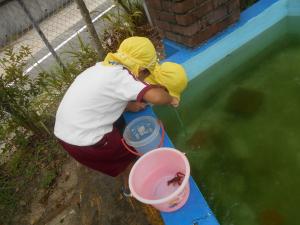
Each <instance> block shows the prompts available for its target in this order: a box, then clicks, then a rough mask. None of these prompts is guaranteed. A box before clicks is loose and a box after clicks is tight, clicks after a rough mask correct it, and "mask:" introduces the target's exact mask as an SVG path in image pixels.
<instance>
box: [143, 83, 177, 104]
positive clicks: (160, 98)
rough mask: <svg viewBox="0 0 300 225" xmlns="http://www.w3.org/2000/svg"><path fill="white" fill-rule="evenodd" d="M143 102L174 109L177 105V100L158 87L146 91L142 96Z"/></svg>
mask: <svg viewBox="0 0 300 225" xmlns="http://www.w3.org/2000/svg"><path fill="white" fill-rule="evenodd" d="M143 100H144V101H146V102H149V103H152V104H154V105H172V106H174V107H177V106H178V105H179V101H178V99H177V98H174V97H172V96H171V95H169V94H168V93H167V92H166V91H165V90H164V89H162V88H160V87H155V88H151V89H149V90H147V91H146V93H145V94H144V96H143Z"/></svg>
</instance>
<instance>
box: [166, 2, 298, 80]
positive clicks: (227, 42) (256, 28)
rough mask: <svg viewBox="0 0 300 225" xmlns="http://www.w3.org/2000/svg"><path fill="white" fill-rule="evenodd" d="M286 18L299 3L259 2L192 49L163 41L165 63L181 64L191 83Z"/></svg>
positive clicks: (296, 12) (293, 11)
mask: <svg viewBox="0 0 300 225" xmlns="http://www.w3.org/2000/svg"><path fill="white" fill-rule="evenodd" d="M286 16H300V1H298V0H260V1H258V2H257V3H256V4H254V5H253V6H251V7H250V8H248V9H247V10H245V11H244V12H243V13H241V17H240V20H239V21H238V22H237V23H235V24H233V25H232V26H230V27H229V28H227V29H226V30H224V31H223V32H221V33H219V34H217V35H216V36H215V37H213V38H211V39H209V40H208V41H207V42H206V43H205V44H202V45H201V46H199V47H198V48H196V49H188V48H186V47H184V46H182V45H178V44H176V43H174V42H172V41H169V40H165V45H166V46H167V52H168V51H169V52H171V53H173V54H172V55H171V56H170V57H168V58H167V59H166V61H173V62H177V63H180V64H182V65H183V66H184V68H185V69H186V71H187V74H188V76H189V79H190V80H191V79H193V78H195V77H196V76H198V75H199V74H200V75H201V73H203V72H204V71H205V70H207V69H208V68H210V67H211V66H212V65H214V64H215V63H217V62H219V61H220V60H221V59H223V58H225V57H226V56H228V55H229V54H231V53H232V52H233V51H235V50H236V49H238V48H240V47H241V46H243V45H244V44H246V43H247V42H249V41H250V40H252V39H253V38H255V37H257V36H258V35H259V34H261V33H262V32H264V31H265V30H267V29H268V28H270V27H271V26H273V25H274V24H276V23H277V22H279V21H280V20H282V19H283V18H284V17H286ZM167 54H168V53H167Z"/></svg>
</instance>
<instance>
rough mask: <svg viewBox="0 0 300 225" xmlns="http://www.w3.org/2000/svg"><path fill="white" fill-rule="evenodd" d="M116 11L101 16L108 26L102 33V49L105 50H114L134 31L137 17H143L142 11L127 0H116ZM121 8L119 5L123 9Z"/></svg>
mask: <svg viewBox="0 0 300 225" xmlns="http://www.w3.org/2000/svg"><path fill="white" fill-rule="evenodd" d="M117 2H122V4H117V11H116V13H107V14H106V15H104V16H103V17H102V18H103V20H105V21H106V22H107V24H108V28H107V29H105V30H104V32H103V34H102V43H103V44H102V45H103V49H104V50H105V51H106V53H107V52H115V51H116V50H117V48H118V47H119V45H120V43H121V42H122V41H123V40H124V39H126V38H127V37H131V36H133V35H135V33H136V27H137V24H139V22H138V21H139V18H143V17H144V16H143V15H144V14H143V11H140V10H139V9H138V7H133V4H132V3H129V1H117ZM124 6H125V12H124V10H121V9H120V7H122V8H123V9H124Z"/></svg>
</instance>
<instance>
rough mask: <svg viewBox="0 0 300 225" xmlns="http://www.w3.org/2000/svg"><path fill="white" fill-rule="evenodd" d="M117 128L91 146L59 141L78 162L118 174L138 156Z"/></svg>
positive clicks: (108, 173)
mask: <svg viewBox="0 0 300 225" xmlns="http://www.w3.org/2000/svg"><path fill="white" fill-rule="evenodd" d="M121 138H122V136H121V135H120V133H119V131H118V129H117V128H113V130H112V131H111V132H110V133H108V134H106V135H104V137H103V138H102V139H101V140H100V141H99V142H98V143H96V144H94V145H91V146H76V145H71V144H68V143H66V142H64V141H62V140H59V143H60V144H61V145H62V146H63V148H64V149H65V150H66V151H67V152H68V153H69V154H70V155H71V156H72V157H73V158H74V159H76V160H77V161H78V162H80V163H81V164H83V165H85V166H87V167H89V168H92V169H94V170H97V171H100V172H102V173H105V174H107V175H110V176H113V177H115V176H118V175H119V174H120V173H121V172H123V171H124V170H125V169H126V167H127V166H128V165H129V164H130V163H131V162H132V161H133V160H134V159H135V158H136V156H135V155H133V154H132V153H130V152H128V151H127V150H126V149H125V147H124V146H123V144H122V142H121Z"/></svg>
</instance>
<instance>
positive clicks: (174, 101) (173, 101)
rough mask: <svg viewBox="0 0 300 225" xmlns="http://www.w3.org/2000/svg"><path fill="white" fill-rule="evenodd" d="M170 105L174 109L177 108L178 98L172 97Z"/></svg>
mask: <svg viewBox="0 0 300 225" xmlns="http://www.w3.org/2000/svg"><path fill="white" fill-rule="evenodd" d="M171 105H172V106H173V107H175V108H176V107H178V106H179V100H178V98H175V97H172V101H171Z"/></svg>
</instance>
